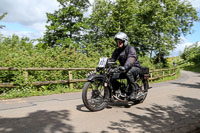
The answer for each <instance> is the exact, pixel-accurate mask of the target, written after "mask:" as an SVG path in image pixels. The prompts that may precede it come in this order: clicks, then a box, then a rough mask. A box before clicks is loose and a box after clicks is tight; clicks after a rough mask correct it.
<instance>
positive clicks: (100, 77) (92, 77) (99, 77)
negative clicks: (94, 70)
mask: <svg viewBox="0 0 200 133" xmlns="http://www.w3.org/2000/svg"><path fill="white" fill-rule="evenodd" d="M104 79H105V76H103V75H100V74H93V75H90V76H88V77H87V81H89V82H94V81H95V80H104Z"/></svg>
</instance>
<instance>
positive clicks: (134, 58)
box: [124, 47, 137, 70]
mask: <svg viewBox="0 0 200 133" xmlns="http://www.w3.org/2000/svg"><path fill="white" fill-rule="evenodd" d="M136 61H137V55H136V51H135V49H134V48H133V47H131V48H130V49H129V53H128V56H127V60H126V62H125V64H124V67H125V69H126V70H128V69H129V68H130V67H132V66H133V65H134V63H135V62H136Z"/></svg>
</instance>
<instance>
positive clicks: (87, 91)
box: [82, 79, 110, 111]
mask: <svg viewBox="0 0 200 133" xmlns="http://www.w3.org/2000/svg"><path fill="white" fill-rule="evenodd" d="M109 94H110V92H109V89H108V88H107V87H104V83H103V81H102V80H101V79H96V80H95V81H90V82H86V83H85V85H84V87H83V90H82V100H83V103H84V105H85V107H86V108H87V109H89V110H90V111H100V110H102V109H104V108H105V107H106V105H107V102H108V98H109Z"/></svg>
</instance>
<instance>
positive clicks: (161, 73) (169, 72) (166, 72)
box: [0, 67, 177, 88]
mask: <svg viewBox="0 0 200 133" xmlns="http://www.w3.org/2000/svg"><path fill="white" fill-rule="evenodd" d="M83 70H88V71H93V70H95V68H9V67H0V71H24V79H25V82H26V81H28V73H29V71H68V76H69V79H68V80H56V81H37V82H32V83H31V85H34V86H42V85H49V84H69V87H70V88H73V83H77V82H86V81H87V80H86V79H73V74H72V71H83ZM176 74H177V68H170V69H155V70H150V78H149V80H150V81H153V80H156V79H160V78H164V77H169V76H173V75H176ZM27 84H28V83H27ZM16 86H18V85H17V84H13V83H0V87H3V88H14V87H16Z"/></svg>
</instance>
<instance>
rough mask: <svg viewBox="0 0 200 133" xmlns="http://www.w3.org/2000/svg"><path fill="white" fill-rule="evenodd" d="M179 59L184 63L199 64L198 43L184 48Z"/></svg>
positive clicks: (199, 50)
mask: <svg viewBox="0 0 200 133" xmlns="http://www.w3.org/2000/svg"><path fill="white" fill-rule="evenodd" d="M181 58H182V59H184V61H186V62H193V63H195V64H199V62H200V45H199V44H198V42H196V43H194V44H192V45H191V46H188V47H185V49H184V52H183V53H182V54H181Z"/></svg>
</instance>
